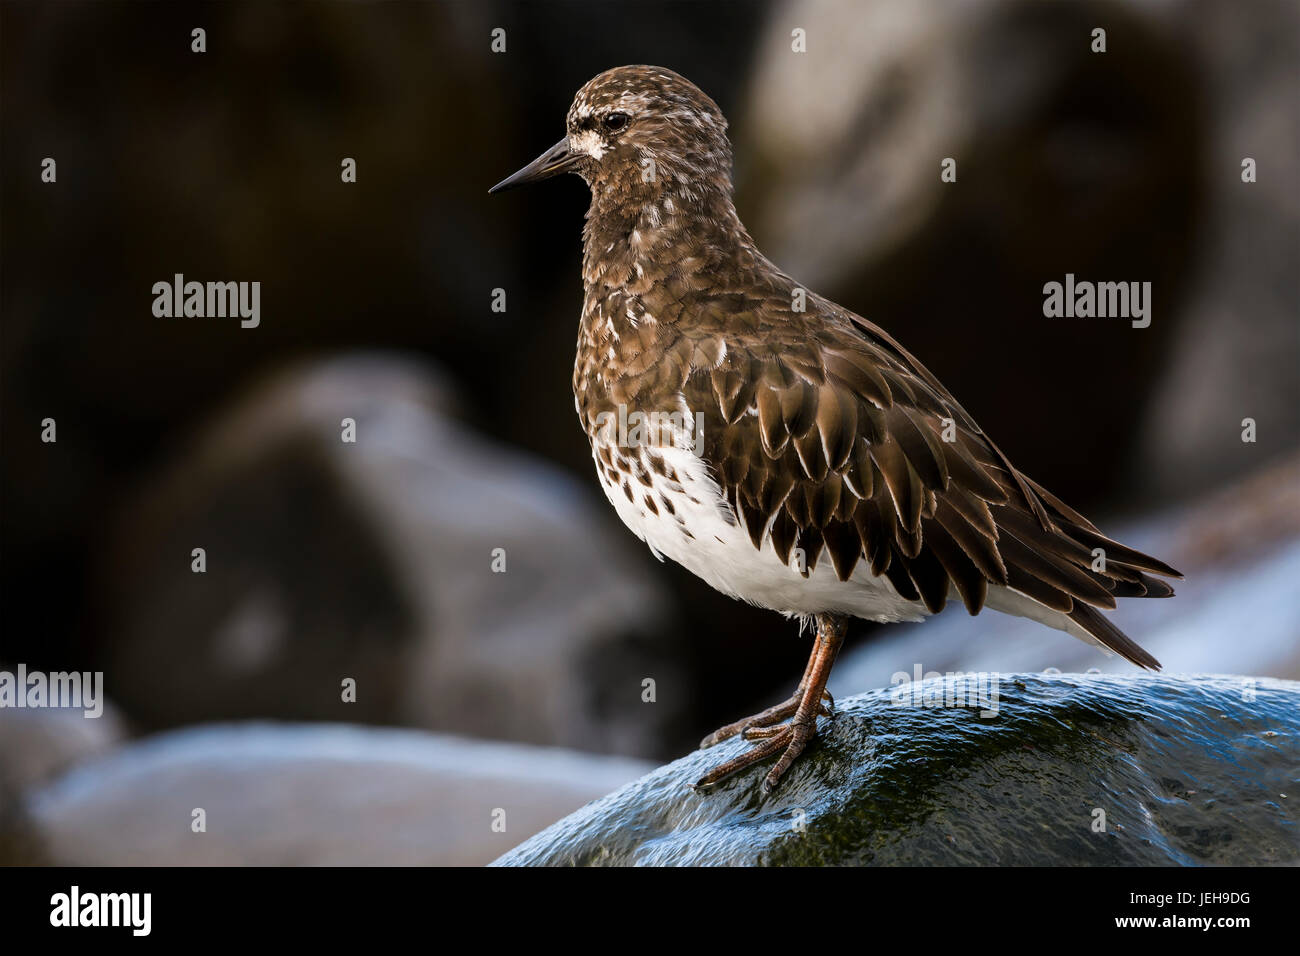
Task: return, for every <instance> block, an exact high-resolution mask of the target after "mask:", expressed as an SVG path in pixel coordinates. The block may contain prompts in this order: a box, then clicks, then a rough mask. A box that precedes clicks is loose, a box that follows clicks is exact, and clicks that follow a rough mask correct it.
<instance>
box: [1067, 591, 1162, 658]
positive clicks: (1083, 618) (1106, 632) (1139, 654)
mask: <svg viewBox="0 0 1300 956" xmlns="http://www.w3.org/2000/svg"><path fill="white" fill-rule="evenodd" d="M1069 618H1070V620H1072V621H1073V622H1074V623H1075V624H1077V625H1079V627H1081V628H1083V629H1084V630H1085V631H1087V632H1088V633H1089V634H1091V635H1092V636H1093V637H1094V638H1096V639H1097V641H1098V642H1100V643H1101V644H1102V645H1104V646H1105V647H1108V648H1110V649H1111V650H1112V651H1114V652H1115V653H1116V654H1118V655H1120V656H1121V657H1123V658H1124V659H1125V660H1128V661H1132V662H1133V663H1134V664H1137V665H1138V666H1139V667H1145V668H1148V669H1150V670H1153V671H1158V670H1160V662H1159V661H1158V660H1156V659H1155V658H1154V657H1152V656H1151V655H1150V654H1148V653H1147V652H1146V651H1144V650H1143V649H1142V648H1141V647H1139V646H1138V645H1137V643H1136V642H1134V641H1133V639H1132V638H1130V637H1129V636H1128V635H1127V634H1125V633H1124V632H1123V631H1121V630H1120V629H1119V628H1118V627H1116V626H1115V625H1114V624H1112V623H1111V622H1110V621H1109V620H1108V619H1107V618H1106V616H1105V615H1104V614H1102V613H1101V612H1100V611H1098V610H1097V609H1096V608H1094V607H1092V606H1090V605H1087V604H1084V603H1082V602H1080V601H1075V602H1074V607H1073V609H1071V610H1070V612H1069Z"/></svg>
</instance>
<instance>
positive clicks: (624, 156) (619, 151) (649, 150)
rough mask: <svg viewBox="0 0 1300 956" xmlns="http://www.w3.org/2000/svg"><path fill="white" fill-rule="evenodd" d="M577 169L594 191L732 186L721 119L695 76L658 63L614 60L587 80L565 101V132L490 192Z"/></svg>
mask: <svg viewBox="0 0 1300 956" xmlns="http://www.w3.org/2000/svg"><path fill="white" fill-rule="evenodd" d="M564 172H576V173H578V174H579V175H580V176H582V178H583V179H584V180H586V182H587V184H588V185H589V186H590V187H591V191H592V194H593V198H594V199H595V200H596V202H598V203H599V202H600V201H601V200H602V198H607V199H611V200H615V201H618V202H626V201H628V200H632V199H640V200H647V199H651V198H653V197H656V196H658V195H661V194H663V193H665V192H668V193H669V194H677V195H680V196H681V197H682V198H683V199H685V200H686V201H694V200H696V199H698V198H700V197H702V196H704V195H706V194H708V193H714V192H718V191H721V192H722V193H724V194H728V195H729V194H730V191H731V145H730V143H728V141H727V121H726V119H724V118H723V116H722V111H721V110H719V109H718V106H717V104H716V103H714V102H713V100H711V99H710V98H709V97H708V96H706V95H705V94H704V93H703V92H702V91H701V90H700V89H699V88H698V87H697V86H695V84H694V83H691V82H690V81H689V80H687V79H686V78H685V77H682V76H679V75H678V74H676V73H674V72H673V71H672V70H667V69H664V68H663V67H658V66H620V67H617V68H615V69H612V70H607V71H606V72H604V73H601V74H600V75H599V76H597V77H595V78H594V79H592V80H591V81H589V82H588V83H587V84H586V85H585V86H584V87H583V88H582V89H580V90H579V91H578V95H577V96H575V97H574V100H573V105H572V106H571V107H569V114H568V118H567V121H566V136H565V138H564V139H562V140H561V141H560V142H559V143H557V144H556V145H555V146H554V147H553V148H552V149H550V150H548V151H547V152H545V153H543V154H542V155H541V156H539V157H538V158H537V159H536V160H534V161H533V162H532V163H530V164H529V165H528V166H526V167H524V168H523V169H521V170H520V171H519V172H517V173H515V174H514V175H513V176H511V177H509V178H508V179H506V180H504V181H503V182H501V183H499V184H497V185H496V186H494V187H493V189H492V191H493V192H496V191H498V190H501V189H508V188H511V187H513V186H521V185H524V184H525V183H529V182H538V181H540V180H543V179H549V178H550V177H551V176H556V175H559V174H560V173H564Z"/></svg>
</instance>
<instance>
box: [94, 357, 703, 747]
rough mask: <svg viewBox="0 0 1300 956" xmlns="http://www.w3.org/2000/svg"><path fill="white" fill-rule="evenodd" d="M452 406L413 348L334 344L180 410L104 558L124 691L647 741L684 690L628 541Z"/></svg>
mask: <svg viewBox="0 0 1300 956" xmlns="http://www.w3.org/2000/svg"><path fill="white" fill-rule="evenodd" d="M449 405H450V401H449V399H448V398H447V397H446V392H445V390H444V389H443V388H442V386H441V383H440V380H439V379H438V378H437V376H436V375H434V374H433V372H432V371H431V370H430V369H428V368H427V367H425V366H422V365H420V364H418V363H415V362H414V361H406V360H402V359H399V358H396V357H393V356H375V355H371V356H365V355H354V356H349V357H346V358H340V359H337V360H333V361H324V362H317V363H313V364H309V365H304V366H301V367H298V368H294V369H290V370H286V371H285V372H283V373H281V374H280V375H278V376H276V377H275V378H273V379H271V380H269V381H267V382H265V383H263V384H262V385H261V386H260V387H259V388H257V389H255V390H254V391H253V392H252V393H251V394H249V395H247V396H246V397H245V398H244V400H242V401H241V402H239V403H237V404H236V405H234V406H233V407H231V408H228V409H226V410H225V411H224V412H223V413H222V414H221V415H220V416H219V417H218V418H217V420H216V421H215V422H213V423H212V424H211V425H210V426H208V427H207V428H205V429H203V430H201V432H200V433H199V435H198V437H197V438H196V440H195V441H194V443H193V445H192V446H191V447H190V448H187V449H184V450H182V451H181V452H180V453H179V454H177V455H176V456H175V458H174V460H173V462H172V464H171V465H170V466H169V468H168V469H166V471H165V472H164V473H163V474H161V475H160V476H158V477H157V478H156V479H155V480H154V481H153V482H151V483H150V484H149V485H148V486H147V487H146V488H144V489H143V491H142V493H141V494H140V496H139V498H138V500H137V502H136V503H135V504H134V505H133V506H132V507H130V508H129V509H127V511H126V514H125V516H124V518H123V520H122V522H121V523H120V525H119V526H118V527H117V529H116V532H115V534H114V538H113V540H114V546H113V548H112V549H111V551H110V555H109V558H108V560H107V561H106V562H105V563H106V569H105V574H104V580H105V603H106V605H107V606H108V607H109V608H110V609H111V611H112V619H113V622H114V626H113V632H112V639H111V640H110V641H107V642H106V644H107V646H108V648H109V653H110V657H109V660H108V662H107V664H106V666H105V668H104V669H105V672H106V682H107V686H108V690H109V692H110V693H111V694H113V695H114V697H115V698H116V699H117V700H118V701H119V703H120V704H121V705H122V706H123V707H124V709H125V710H126V711H127V712H128V713H130V714H131V715H132V717H133V718H137V719H139V720H141V721H142V722H144V723H145V724H146V725H147V726H154V727H159V726H169V725H175V724H180V723H194V722H201V721H209V720H217V719H238V718H256V717H272V718H282V719H321V720H334V721H345V722H369V723H396V724H403V725H414V726H420V727H426V728H430V729H440V730H445V731H452V732H456V733H464V734H470V735H474V736H482V737H489V738H496V739H513V740H520V741H526V742H530V743H539V744H563V745H566V746H572V747H576V748H580V749H584V750H589V751H617V752H621V753H649V752H653V749H654V747H655V746H656V744H657V741H658V739H659V738H660V736H661V734H662V731H663V726H664V723H665V722H668V721H671V720H672V719H673V714H674V713H676V712H677V711H678V710H679V709H680V707H681V706H682V705H683V701H682V699H681V696H682V695H678V694H677V693H676V691H675V690H674V688H678V687H681V686H682V682H681V681H679V680H675V679H674V674H675V673H676V671H675V665H673V664H672V642H671V641H662V642H650V641H648V640H647V639H646V634H647V633H648V631H647V629H649V628H652V627H654V626H656V625H657V624H658V623H659V621H658V615H659V613H660V610H659V609H660V607H661V606H662V604H661V597H662V595H661V594H660V593H659V592H658V591H657V590H656V584H655V581H654V579H653V578H651V577H649V576H647V575H644V574H642V573H641V569H642V568H643V567H644V566H645V565H647V564H648V563H649V562H650V558H649V555H648V554H643V553H641V551H640V550H639V549H640V545H638V544H637V542H636V541H635V540H634V539H632V538H631V537H630V536H627V535H625V534H623V533H622V531H621V529H617V528H615V527H613V524H614V518H613V516H612V512H608V511H607V509H606V508H605V507H604V505H603V503H600V504H599V505H598V504H597V502H596V500H595V497H594V495H593V493H592V492H591V491H590V490H588V489H581V488H579V486H578V485H577V484H576V482H574V481H573V480H572V479H571V478H569V477H567V476H566V475H564V474H563V473H562V472H560V471H558V470H557V469H555V468H553V467H550V466H548V465H546V464H545V463H543V462H541V461H540V460H537V459H534V458H532V457H531V456H528V455H526V454H523V453H520V452H518V451H514V450H511V449H508V448H505V447H502V446H499V445H496V444H495V443H493V442H491V441H488V440H486V439H484V438H482V437H480V436H478V435H477V434H476V433H475V432H473V431H472V430H471V429H469V428H468V427H467V426H465V425H464V424H462V423H461V422H459V421H458V420H456V419H455V418H454V417H453V415H452V414H451V412H450V411H449V408H448V406H449ZM345 419H346V420H348V421H350V422H352V423H354V428H355V441H351V442H350V441H346V440H344V439H345V435H346V433H347V430H348V428H349V427H353V426H349V425H348V424H347V423H346V422H345ZM598 508H599V510H597V509H598ZM195 548H202V549H204V555H203V560H204V562H205V564H204V567H205V570H203V571H202V572H201V573H196V572H195V571H194V566H195V561H196V560H197V559H196V558H195V557H194V556H193V549H195ZM500 569H504V570H503V571H500ZM498 571H500V573H498ZM646 678H654V679H656V680H657V682H658V685H659V687H661V688H662V692H661V693H659V694H658V695H657V701H656V703H655V704H654V705H653V706H649V705H647V704H646V703H644V702H643V701H642V699H641V693H642V682H643V681H644V680H645V679H646ZM348 679H351V680H353V681H355V684H356V688H355V689H356V693H355V702H345V700H344V688H343V682H344V681H345V680H348ZM502 701H508V702H509V706H502V705H501V704H500V702H502Z"/></svg>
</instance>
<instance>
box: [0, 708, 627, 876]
mask: <svg viewBox="0 0 1300 956" xmlns="http://www.w3.org/2000/svg"><path fill="white" fill-rule="evenodd" d="M649 767H650V765H649V764H646V763H644V762H641V761H636V760H627V759H623V758H618V757H600V756H595V755H592V754H583V753H577V752H574V751H568V750H560V749H553V748H542V747H528V746H523V745H519V744H505V743H496V742H487V741H475V740H464V739H457V738H454V737H447V736H442V735H437V734H429V733H425V732H422V731H416V730H397V729H392V728H377V727H356V726H349V725H344V724H311V725H302V724H269V723H261V722H254V723H246V724H222V725H212V726H205V727H197V728H191V729H189V730H182V731H176V732H172V733H166V734H159V735H157V736H154V737H149V738H145V739H144V740H141V741H139V742H137V743H131V744H128V745H125V746H122V747H119V748H118V749H116V750H115V751H112V752H110V753H109V754H107V755H106V756H104V757H102V758H99V759H96V760H92V761H90V762H88V763H83V764H80V765H78V766H77V767H76V768H75V769H73V770H72V771H71V772H69V773H67V774H65V775H64V776H62V777H60V778H59V779H58V780H56V781H54V782H53V783H51V784H49V785H48V786H45V787H43V788H40V789H37V790H35V791H34V792H32V793H31V794H30V795H29V796H28V798H27V800H26V803H25V807H24V810H25V817H26V819H27V821H29V825H30V826H31V827H32V833H30V834H29V836H30V837H32V838H34V840H35V842H36V843H37V844H38V845H39V847H40V848H41V850H42V851H43V852H44V854H45V859H46V860H47V861H48V862H50V863H53V864H57V865H63V866H309V865H346V866H365V865H382V866H475V865H481V864H484V863H487V862H488V861H490V860H491V859H492V858H493V857H495V856H497V855H498V854H500V853H501V852H502V851H503V850H505V849H506V848H508V847H510V846H512V845H514V844H516V843H518V842H519V841H520V840H521V839H523V838H524V837H527V836H529V835H531V834H533V833H536V832H537V831H538V830H540V829H541V828H542V827H544V826H546V825H547V824H549V823H551V822H552V821H554V820H555V819H557V818H558V817H560V816H561V815H562V814H565V813H568V812H570V811H571V810H573V808H575V807H578V806H581V805H582V804H583V803H584V802H585V801H588V800H591V799H593V798H595V797H597V796H599V795H600V794H603V793H608V792H609V791H610V790H611V789H613V788H615V787H618V786H620V785H622V784H623V783H625V782H627V781H628V780H632V779H634V778H636V777H637V776H638V775H639V774H642V773H645V772H646V771H647V770H648V769H649ZM196 809H202V810H203V811H204V818H205V824H206V830H205V832H200V833H196V832H194V831H193V829H192V821H193V819H194V811H195V810H196ZM3 835H4V834H3V832H0V845H3Z"/></svg>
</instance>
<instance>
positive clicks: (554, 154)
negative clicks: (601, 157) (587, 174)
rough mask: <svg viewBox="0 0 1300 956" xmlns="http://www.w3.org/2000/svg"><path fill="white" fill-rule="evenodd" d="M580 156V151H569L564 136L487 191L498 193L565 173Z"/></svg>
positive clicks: (566, 138) (576, 163)
mask: <svg viewBox="0 0 1300 956" xmlns="http://www.w3.org/2000/svg"><path fill="white" fill-rule="evenodd" d="M581 157H582V154H581V153H574V152H570V150H569V137H567V136H566V137H564V139H562V140H560V141H559V142H558V143H556V144H555V145H554V146H552V147H551V148H550V149H548V150H547V151H546V152H544V153H542V155H540V156H538V157H537V158H536V159H534V160H533V161H532V162H531V163H529V164H528V165H527V166H525V167H524V168H523V169H521V170H519V172H517V173H515V174H514V175H513V176H507V177H506V178H505V179H503V180H501V182H499V183H497V184H496V185H495V186H493V187H492V188H491V189H489V190H488V193H499V192H502V191H503V190H506V189H514V188H515V187H516V186H527V185H528V184H529V183H540V182H541V181H542V180H543V179H550V178H551V177H552V176H558V175H560V174H561V173H567V172H569V171H570V170H571V169H573V168H575V167H576V166H577V165H578V160H579V159H580V158H581Z"/></svg>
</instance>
